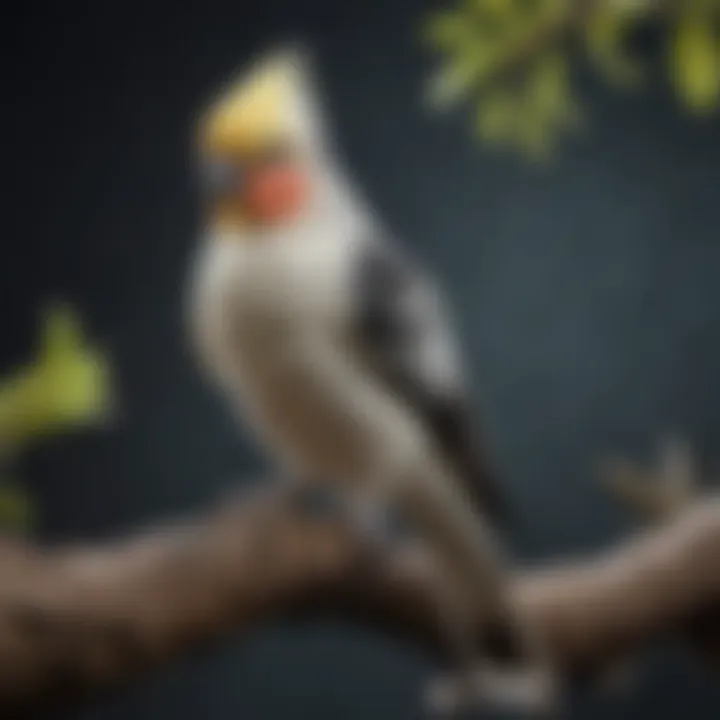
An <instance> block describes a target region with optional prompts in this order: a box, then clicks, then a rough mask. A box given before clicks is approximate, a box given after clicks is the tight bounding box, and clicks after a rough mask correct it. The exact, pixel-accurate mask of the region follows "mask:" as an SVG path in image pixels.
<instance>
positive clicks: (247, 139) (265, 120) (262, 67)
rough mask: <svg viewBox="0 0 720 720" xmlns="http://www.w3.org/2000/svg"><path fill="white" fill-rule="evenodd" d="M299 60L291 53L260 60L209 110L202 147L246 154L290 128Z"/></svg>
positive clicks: (214, 151) (220, 152)
mask: <svg viewBox="0 0 720 720" xmlns="http://www.w3.org/2000/svg"><path fill="white" fill-rule="evenodd" d="M297 72H298V61H297V58H296V57H295V56H294V55H293V54H291V53H279V54H276V55H273V56H271V57H269V58H266V59H264V60H261V61H260V62H259V63H258V64H257V65H256V66H255V67H254V68H252V69H251V71H250V72H249V73H247V74H245V75H244V76H243V77H242V78H241V79H240V80H239V81H238V82H236V83H235V84H233V85H231V86H230V88H229V89H228V91H227V92H226V93H225V95H224V96H222V97H221V98H220V99H219V100H218V101H217V102H216V103H215V104H214V105H213V106H212V107H211V108H210V110H209V112H208V113H207V115H206V117H205V118H204V120H203V121H202V122H201V126H200V137H199V140H200V149H201V151H202V152H203V153H206V154H210V155H225V156H243V155H247V154H252V153H254V152H256V151H258V150H260V149H262V148H263V147H266V146H268V145H269V144H272V143H273V142H276V141H278V140H281V139H282V138H283V137H286V136H287V134H288V132H291V122H292V112H293V107H292V102H293V93H294V91H295V89H296V88H295V86H296V83H297Z"/></svg>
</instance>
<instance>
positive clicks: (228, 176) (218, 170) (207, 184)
mask: <svg viewBox="0 0 720 720" xmlns="http://www.w3.org/2000/svg"><path fill="white" fill-rule="evenodd" d="M241 182H242V172H241V170H240V168H239V167H238V166H237V165H236V164H235V163H231V162H227V161H224V160H209V161H207V162H206V163H205V164H204V165H203V168H202V184H203V189H204V192H205V195H206V196H207V197H210V198H217V197H222V196H223V195H228V194H230V193H233V192H235V191H236V190H237V189H238V188H239V186H240V184H241Z"/></svg>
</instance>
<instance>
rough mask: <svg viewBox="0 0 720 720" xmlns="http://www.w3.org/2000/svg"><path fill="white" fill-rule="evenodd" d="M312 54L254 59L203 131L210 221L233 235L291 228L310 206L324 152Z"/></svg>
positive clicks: (209, 114)
mask: <svg viewBox="0 0 720 720" xmlns="http://www.w3.org/2000/svg"><path fill="white" fill-rule="evenodd" d="M319 115H320V113H319V109H318V105H317V102H316V100H315V94H314V92H313V91H312V88H311V78H310V70H309V65H308V58H307V55H306V54H305V53H304V52H302V51H301V50H298V49H291V50H280V51H276V52H272V53H269V54H267V55H265V56H263V57H261V58H260V59H259V60H257V61H256V62H255V63H254V64H253V65H252V66H251V67H250V69H249V70H248V71H247V72H245V73H244V74H243V75H242V76H241V77H240V79H239V80H238V81H237V82H235V83H234V84H232V85H231V86H230V87H229V88H228V90H227V91H226V93H225V94H224V95H222V96H221V97H220V98H219V99H218V100H217V102H215V103H214V104H213V105H212V106H211V107H210V109H209V111H208V112H207V114H206V115H205V117H204V118H203V119H202V121H201V123H200V128H199V152H200V160H201V166H202V182H203V184H204V189H205V199H206V203H207V204H206V209H207V212H208V216H209V218H208V219H209V221H210V223H211V224H213V225H215V226H220V227H222V228H225V229H228V230H230V231H242V230H247V231H250V232H252V231H253V230H262V229H269V228H275V227H278V226H282V225H288V224H291V223H292V222H293V221H294V220H296V219H297V218H298V217H299V216H301V215H302V214H303V213H304V212H305V211H306V210H307V208H308V207H309V205H310V203H311V201H312V197H313V192H314V190H315V187H314V182H313V179H314V175H315V168H316V166H317V164H318V159H319V155H320V152H319V148H320V147H321V145H322V135H323V132H322V129H321V126H320V125H321V124H320V122H319Z"/></svg>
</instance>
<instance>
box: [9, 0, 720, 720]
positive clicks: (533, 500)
mask: <svg viewBox="0 0 720 720" xmlns="http://www.w3.org/2000/svg"><path fill="white" fill-rule="evenodd" d="M428 7H429V5H428V4H427V3H426V4H425V5H422V4H420V3H417V2H413V1H411V0H385V2H379V1H377V0H362V1H361V0H355V1H351V0H348V1H347V2H337V1H333V0H325V1H322V0H314V1H312V0H311V1H307V2H301V1H300V0H296V1H295V2H293V1H292V0H265V2H262V3H260V2H243V1H242V0H235V2H223V1H220V0H204V2H189V0H185V1H183V0H179V1H178V2H175V3H169V2H155V3H153V2H145V3H139V2H135V1H133V0H130V1H125V2H107V1H98V2H94V3H90V2H83V3H80V2H69V3H52V2H49V1H46V0H42V1H40V2H35V3H26V4H23V5H22V6H21V5H17V6H16V7H15V8H14V9H13V10H11V11H10V14H9V15H8V16H7V17H6V21H5V23H4V26H5V27H4V33H3V34H4V35H6V37H5V38H4V39H3V48H4V49H3V55H4V57H5V62H4V63H3V65H2V71H1V73H2V77H3V109H2V114H1V117H2V120H1V126H2V128H3V136H2V144H1V147H2V153H3V163H2V167H3V172H4V174H5V183H4V186H5V188H6V189H5V191H4V192H3V193H2V195H1V196H0V197H1V199H2V210H3V216H4V227H3V247H2V255H0V257H1V258H2V261H1V262H0V313H1V317H2V328H3V336H2V342H1V343H0V360H1V361H2V363H3V367H6V368H7V369H8V370H9V369H10V367H11V366H12V365H13V364H14V363H16V362H21V361H23V360H25V359H27V358H28V357H29V355H30V353H31V347H32V342H33V339H34V337H35V332H36V329H37V314H38V311H39V308H40V307H41V305H42V302H43V301H44V300H46V299H48V298H55V297H61V298H67V299H70V300H72V301H73V302H74V303H75V304H76V305H77V306H78V307H79V308H80V309H81V310H82V311H83V313H84V314H85V317H86V319H87V322H88V323H89V325H90V327H91V329H92V331H93V333H94V334H95V335H96V336H97V337H98V338H100V339H101V340H102V341H103V342H105V343H106V344H107V346H108V347H109V348H110V349H111V350H112V352H113V353H114V355H115V358H116V361H117V364H118V373H119V382H120V385H121V392H122V414H121V417H120V422H119V425H118V427H117V428H116V429H115V430H114V431H112V432H106V433H104V434H100V435H97V434H95V435H89V436H84V437H78V438H73V439H69V440H65V441H63V442H53V443H51V444H49V445H47V446H46V447H45V448H44V449H43V450H42V451H39V452H36V453H35V454H34V455H33V456H32V457H30V458H29V459H28V461H27V463H26V467H25V468H24V477H25V478H26V479H27V480H28V482H29V483H30V485H31V487H32V489H33V491H34V492H35V494H36V496H37V497H38V499H39V502H40V504H41V508H42V511H43V513H44V525H43V529H42V532H43V534H44V535H45V536H46V537H48V538H51V539H53V540H56V539H67V538H73V539H75V538H96V537H101V536H107V535H114V534H117V533H120V532H122V531H127V530H129V529H131V528H134V527H136V526H138V525H139V524H142V523H146V522H149V521H153V520H156V519H158V518H160V517H164V516H169V515H172V514H174V513H176V512H178V511H180V510H182V511H185V510H190V509H193V508H196V507H200V506H202V504H203V503H204V502H206V501H207V500H209V499H211V498H212V497H214V496H215V495H216V494H217V492H218V491H219V490H220V489H221V488H224V487H227V486H228V485H229V484H231V483H233V482H235V481H236V480H237V479H238V478H241V477H243V476H247V475H248V474H250V473H252V472H255V471H259V470H260V469H261V468H262V460H261V458H260V457H259V456H258V454H257V453H256V452H255V451H254V449H253V447H252V444H251V443H250V442H249V441H247V440H243V439H242V438H238V437H237V434H236V431H235V428H234V427H233V425H232V423H231V422H230V420H229V418H228V416H227V414H226V413H225V411H224V409H223V408H222V407H221V405H220V403H219V402H218V401H217V400H216V399H215V398H214V397H212V396H211V395H210V394H209V393H208V391H207V390H206V388H205V387H204V386H203V384H202V382H200V380H199V379H198V377H197V376H196V373H195V370H194V368H193V365H192V362H191V360H190V358H189V357H188V354H187V352H186V349H185V345H184V341H183V332H182V323H181V317H182V314H181V300H182V288H183V282H184V277H185V272H186V266H187V263H188V259H189V253H190V250H191V248H192V246H193V243H194V240H195V234H196V230H197V214H196V207H195V202H194V198H193V192H192V182H191V176H190V173H189V169H188V167H189V163H188V148H189V139H190V138H191V133H192V128H193V123H194V120H195V117H196V114H197V112H198V110H199V108H200V107H201V106H202V104H203V103H204V102H205V101H206V100H207V98H208V97H209V96H210V95H211V94H212V93H213V92H214V91H215V90H216V89H217V88H218V87H219V86H220V85H221V84H222V83H223V82H224V81H225V79H226V78H227V75H228V73H230V72H231V71H233V70H234V69H235V68H236V67H237V66H238V65H239V64H241V63H242V62H243V61H244V60H245V59H246V58H247V57H248V56H249V55H250V54H251V53H253V52H254V51H256V50H258V49H261V48H262V47H263V46H264V45H265V44H268V43H271V42H274V41H276V40H278V39H283V38H285V37H294V36H297V35H300V36H302V37H305V38H306V39H308V40H310V41H311V42H312V44H313V45H314V46H315V48H316V51H317V54H318V61H319V64H320V67H321V68H322V69H323V79H324V84H325V87H326V90H327V95H328V105H329V109H330V111H331V113H332V115H333V118H334V124H335V126H336V129H337V133H338V135H339V138H340V140H341V146H342V148H343V153H344V154H345V156H346V158H347V161H348V163H349V164H350V166H351V167H352V168H353V170H354V172H355V175H356V177H357V179H358V180H359V181H360V183H361V185H362V186H363V187H364V188H365V190H366V192H367V194H368V195H369V196H370V198H371V199H372V201H373V202H374V203H375V204H376V205H377V207H378V208H379V209H380V210H381V211H382V212H383V213H384V215H385V217H386V219H387V220H388V221H389V223H390V224H391V225H392V226H393V227H394V228H395V230H396V231H397V232H398V233H400V234H402V235H403V236H405V238H406V240H407V242H408V244H409V245H410V246H412V247H414V248H416V250H417V252H418V253H419V254H420V255H421V256H422V257H423V258H425V260H426V261H427V262H428V263H430V264H431V265H432V266H433V267H434V268H435V269H436V271H437V273H438V274H439V275H440V276H441V278H442V279H443V281H444V283H445V285H446V286H447V288H448V289H449V291H450V292H451V294H452V297H453V299H454V302H455V304H456V307H457V309H458V311H459V314H460V317H461V326H462V329H463V332H464V336H465V338H466V344H467V348H468V352H469V355H470V359H471V362H472V366H473V368H474V369H475V371H476V376H477V388H478V405H479V406H481V407H482V408H483V412H484V414H485V417H486V422H487V424H488V425H489V428H490V433H491V435H492V438H493V441H494V442H495V444H496V446H497V450H498V454H499V457H500V460H501V463H502V465H503V467H504V469H505V470H506V471H507V474H508V477H509V480H508V482H509V484H510V485H511V491H512V494H513V496H514V498H515V499H516V501H517V503H518V505H519V506H521V508H522V510H523V512H524V514H525V517H526V523H525V529H524V530H523V532H522V533H519V534H518V535H517V536H516V537H515V538H513V539H512V540H513V546H514V549H515V551H516V553H517V555H518V558H523V559H524V560H528V559H531V558H532V559H536V560H537V559H543V558H548V557H550V556H558V555H562V554H567V553H571V552H572V553H579V552H590V551H592V550H593V549H595V548H599V547H602V546H605V545H607V544H609V543H611V542H612V541H614V540H616V539H618V538H620V537H622V536H623V535H624V534H625V533H627V532H628V531H629V530H630V529H631V524H630V522H629V520H628V518H627V517H626V516H624V515H623V513H622V512H621V511H620V510H618V509H617V508H616V507H615V506H614V505H613V504H612V503H611V502H610V501H609V500H608V499H607V498H606V497H604V495H603V494H602V492H601V491H600V490H599V489H598V487H597V485H596V482H595V477H594V475H593V463H594V462H595V460H596V459H597V458H598V457H601V456H602V455H603V454H604V453H605V452H607V451H624V452H628V453H633V454H635V455H640V456H645V455H649V453H650V452H651V450H652V447H653V443H654V442H655V440H657V438H658V437H659V436H660V435H661V434H662V433H664V432H666V431H670V430H672V431H675V430H677V431H679V432H682V433H685V434H686V435H687V436H689V437H690V438H692V439H693V440H694V441H695V444H696V446H697V447H699V448H700V450H701V451H702V452H703V456H704V459H705V461H706V462H707V463H708V467H709V468H712V467H713V461H714V445H715V440H716V433H717V428H718V426H719V421H720V389H719V388H718V383H717V375H718V370H717V369H718V367H719V366H720V342H719V339H720V323H719V321H720V309H719V308H718V303H719V302H720V288H719V287H718V283H717V278H718V270H719V269H720V238H719V237H718V228H719V227H720V124H718V122H717V119H715V120H714V121H713V122H707V123H693V122H690V121H688V120H687V119H685V118H683V117H682V116H681V115H680V113H679V112H678V111H677V110H676V108H675V105H674V103H673V100H672V98H671V96H670V93H669V92H668V91H667V90H666V89H665V88H664V87H662V86H661V85H658V87H656V88H655V89H654V90H653V89H650V90H648V91H647V92H645V93H644V94H638V95H633V96H623V95H618V94H615V93H613V92H611V91H608V90H606V89H605V88H602V87H596V86H594V85H593V84H592V83H591V84H590V85H589V86H588V88H587V89H586V97H588V98H589V99H590V101H591V106H592V113H591V114H592V119H593V122H592V124H591V126H590V128H588V130H587V131H586V133H585V134H584V135H583V137H581V138H580V139H578V140H574V141H571V142H569V143H568V144H567V145H566V147H565V148H564V150H563V152H562V153H561V155H560V156H559V157H558V159H557V161H556V162H555V165H554V167H553V168H552V169H550V170H537V169H534V168H532V167H530V166H528V165H527V164H526V163H523V162H520V161H517V160H514V159H512V158H510V157H506V156H498V155H495V154H491V153H489V152H487V151H486V150H483V149H481V148H479V147H478V146H477V145H476V144H475V143H474V141H473V140H472V137H471V132H470V130H469V127H468V126H469V123H467V124H466V123H464V122H463V120H464V119H463V118H462V117H461V116H460V115H458V116H456V117H455V118H453V119H449V120H446V121H438V120H431V119H430V118H428V117H426V116H424V114H423V113H422V111H421V107H420V97H421V91H422V83H423V80H424V79H425V77H426V73H427V69H428V58H427V57H426V56H424V55H423V53H422V51H421V49H420V47H419V43H418V42H417V36H418V33H417V26H418V22H419V20H420V18H421V15H422V13H423V12H424V11H425V10H426V9H427V8H428ZM429 669H430V668H429V667H428V666H427V665H426V663H425V662H424V660H423V659H422V658H416V657H415V656H413V655H412V654H411V653H410V651H409V650H407V649H406V648H404V647H401V646H398V645H396V644H394V643H393V642H391V641H388V640H384V639H381V638H375V637H369V636H366V635H362V636H361V635H359V634H357V633H355V632H353V631H352V630H349V629H346V628H336V627H328V626H313V627H311V628H304V629H297V628H279V629H276V630H274V631H272V632H263V633H261V634H258V636H257V637H253V638H251V639H248V638H245V639H244V640H243V642H242V643H239V644H238V645H237V646H236V647H230V648H228V649H226V650H220V651H218V652H217V653H214V654H211V655H209V656H207V657H205V658H196V659H194V660H191V661H187V662H182V663H180V664H179V665H178V666H176V667H175V668H174V669H173V670H171V671H168V672H165V673H162V674H161V675H160V676H159V677H156V678H154V679H152V680H148V681H147V682H144V683H142V684H140V685H138V686H137V687H135V688H134V689H132V690H130V691H128V692H124V693H121V694H119V695H118V696H117V697H113V698H109V699H108V700H106V701H101V702H98V703H97V705H96V707H95V708H94V709H92V710H90V711H86V712H82V713H78V714H77V715H73V717H74V718H83V720H119V719H121V718H122V719H123V720H124V719H125V718H128V719H129V718H132V717H138V718H147V719H148V720H150V719H151V718H152V720H170V719H176V718H177V719H178V720H182V719H183V718H187V720H190V718H196V717H198V716H202V717H204V718H206V719H207V720H225V719H226V718H237V717H244V718H248V719H254V718H257V719H262V720H264V719H267V720H273V719H274V718H278V719H279V718H282V719H283V720H286V719H289V718H313V719H314V718H319V719H321V720H322V719H327V720H338V718H347V719H348V720H355V719H357V720H366V719H367V718H369V717H371V716H374V717H378V718H387V719H388V720H389V719H390V718H392V719H393V720H405V719H409V718H414V717H417V716H419V704H418V701H417V697H416V696H417V689H418V685H419V683H420V682H421V681H422V679H423V678H424V677H425V674H426V673H427V672H428V670H429ZM719 711H720V694H719V693H718V691H717V690H716V689H714V688H713V684H712V681H711V679H710V678H708V677H706V676H704V675H703V674H702V673H698V672H697V671H695V670H694V669H693V668H691V667H690V666H689V665H688V664H686V663H685V662H684V661H683V660H682V659H679V658H676V657H668V656H666V655H663V656H662V657H660V658H659V659H658V660H657V661H656V662H654V663H652V664H651V667H650V669H649V671H648V672H647V673H645V674H643V675H641V677H640V679H639V682H638V684H637V686H636V688H635V689H634V690H633V691H632V692H631V693H630V695H629V696H628V697H626V698H624V699H617V700H608V699H605V698H602V697H600V696H599V695H596V694H594V693H589V692H581V693H579V696H578V697H577V698H576V700H575V701H574V703H573V708H572V713H571V714H572V717H573V718H578V719H582V720H590V719H591V718H598V719H599V718H610V717H613V718H617V719H620V718H630V717H632V718H639V719H643V718H648V719H650V718H653V720H671V719H673V718H681V717H682V718H685V717H688V718H689V717H692V718H693V719H694V720H703V719H707V720H709V719H710V718H715V717H717V715H718V712H719Z"/></svg>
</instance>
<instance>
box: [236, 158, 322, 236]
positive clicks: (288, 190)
mask: <svg viewBox="0 0 720 720" xmlns="http://www.w3.org/2000/svg"><path fill="white" fill-rule="evenodd" d="M309 194H310V188H309V182H308V178H307V176H306V175H305V174H304V173H303V172H302V171H301V170H300V169H299V168H297V167H295V166H292V165H278V166H276V167H269V168H264V169H262V170H258V171H257V173H255V175H254V177H251V178H248V187H247V189H246V195H245V203H246V206H247V210H248V213H249V214H250V215H251V216H252V217H253V218H254V219H255V220H257V221H259V222H282V221H285V220H291V219H292V218H293V217H295V216H296V215H297V214H298V213H299V212H300V211H301V210H302V209H303V207H304V206H305V203H306V202H307V199H308V196H309Z"/></svg>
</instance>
